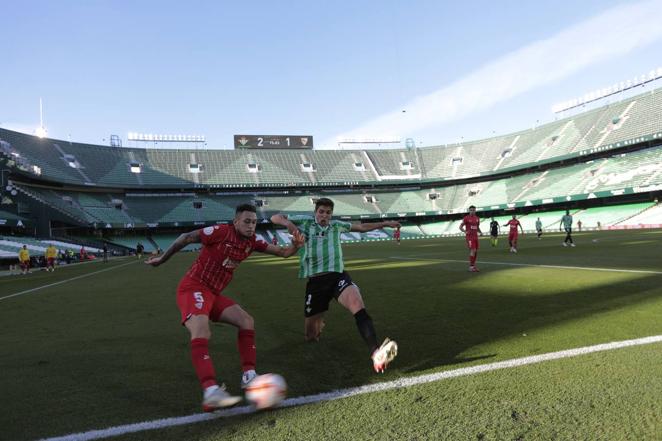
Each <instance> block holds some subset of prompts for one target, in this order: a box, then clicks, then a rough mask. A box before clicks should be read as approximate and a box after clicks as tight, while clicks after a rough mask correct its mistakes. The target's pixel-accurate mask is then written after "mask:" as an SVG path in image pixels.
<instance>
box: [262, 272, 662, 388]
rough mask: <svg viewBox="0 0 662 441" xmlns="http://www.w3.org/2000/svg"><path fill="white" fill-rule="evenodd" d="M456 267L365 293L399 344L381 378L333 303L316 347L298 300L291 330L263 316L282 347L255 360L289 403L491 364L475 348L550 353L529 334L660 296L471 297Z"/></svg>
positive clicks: (632, 287)
mask: <svg viewBox="0 0 662 441" xmlns="http://www.w3.org/2000/svg"><path fill="white" fill-rule="evenodd" d="M455 267H458V266H457V265H455V266H454V269H453V268H451V269H447V271H448V273H447V274H437V275H438V276H439V280H440V281H443V282H440V283H439V284H438V285H436V286H433V287H430V286H423V285H419V282H418V281H420V283H424V281H423V280H421V277H420V271H421V268H420V267H418V268H401V269H398V270H397V271H394V272H385V273H382V274H380V276H379V280H374V279H373V280H371V281H370V283H369V285H370V289H371V290H372V293H368V292H366V293H364V298H365V300H366V305H367V309H368V311H369V313H370V314H371V315H372V317H373V319H374V322H375V326H376V329H377V331H378V334H379V335H380V336H381V337H385V336H389V337H391V338H393V339H396V340H397V341H398V343H399V346H400V350H399V354H398V357H397V359H396V361H395V362H394V363H393V365H392V369H389V371H388V372H387V374H386V375H385V376H377V375H375V374H374V372H372V370H371V366H370V360H369V357H368V353H367V351H366V347H365V344H364V343H363V342H362V340H361V339H360V337H359V335H358V332H357V330H356V326H355V323H354V320H353V318H352V317H351V315H350V314H349V313H348V312H347V311H345V310H344V309H343V308H342V307H340V306H339V305H337V304H332V305H331V309H330V311H329V312H327V319H326V321H327V327H326V328H325V330H324V333H323V335H322V339H321V341H320V342H318V343H304V342H303V335H302V328H303V323H302V322H303V319H302V318H301V316H300V315H299V314H297V313H298V312H299V309H300V305H299V304H298V303H296V302H294V303H293V304H292V307H293V308H294V309H293V313H292V315H293V317H294V318H293V320H294V323H280V324H272V325H267V324H266V323H265V322H266V320H267V319H266V318H265V319H264V320H262V321H260V323H261V324H262V326H270V328H271V332H277V333H280V334H281V335H282V336H283V339H282V340H281V341H283V344H282V345H277V346H275V347H273V348H262V349H261V351H260V358H261V360H265V361H266V362H268V363H269V364H268V365H267V369H274V370H277V369H281V371H282V370H284V371H285V373H286V377H287V378H288V381H289V382H290V385H291V393H292V394H293V395H304V394H310V393H317V392H322V391H329V390H335V389H341V388H345V387H352V386H358V385H363V384H366V383H370V382H376V381H383V380H385V379H393V378H397V377H399V376H400V375H402V373H408V374H412V373H416V372H422V371H427V370H430V369H438V368H446V367H451V366H457V365H462V364H467V363H471V362H475V361H477V360H488V359H493V358H495V357H497V355H498V354H495V353H493V350H491V351H490V350H489V349H488V352H486V353H480V350H476V349H475V348H476V347H479V346H480V345H481V344H485V343H488V342H491V341H497V340H500V339H506V338H512V337H513V336H518V338H522V339H523V340H522V343H523V344H527V345H529V346H530V349H529V350H528V351H527V352H526V353H524V354H521V352H520V354H521V356H525V355H532V354H536V353H541V352H548V351H549V350H548V349H545V348H538V347H537V346H536V345H535V344H533V345H532V346H531V343H529V341H535V337H526V335H535V334H536V333H537V332H539V331H540V330H542V329H545V328H547V327H550V326H553V325H558V324H559V323H562V322H567V321H572V320H577V319H582V318H587V317H590V316H591V315H594V314H597V313H605V312H608V311H611V310H614V309H618V308H621V307H625V306H631V305H633V304H636V303H643V302H645V301H647V300H649V299H651V298H654V297H657V296H659V282H660V276H658V275H637V277H635V278H627V279H620V281H616V282H614V281H613V280H611V281H609V283H608V286H607V285H606V284H605V283H600V282H598V284H597V285H594V286H592V287H584V288H581V289H575V290H572V289H569V286H570V285H571V283H572V281H571V280H568V281H567V283H565V284H563V283H558V282H557V281H555V283H554V285H555V286H556V291H555V290H554V288H545V287H544V286H542V284H541V286H539V287H537V288H538V289H539V292H535V291H533V292H530V293H528V292H527V293H523V292H522V291H521V289H519V288H518V289H517V290H512V292H513V293H512V294H509V293H508V291H507V289H504V287H503V286H495V287H492V288H486V289H484V290H480V289H476V288H475V286H474V285H473V284H471V283H467V278H466V277H467V276H466V273H465V272H464V271H462V272H461V273H460V270H459V268H455ZM463 269H464V268H463ZM507 270H510V271H512V268H499V267H496V268H495V267H491V268H490V269H488V270H484V272H483V273H481V274H480V275H472V277H485V276H489V275H490V274H491V275H495V273H499V272H502V271H507ZM367 274H368V273H367V272H362V271H357V272H355V273H353V276H354V278H355V280H356V281H357V282H358V283H359V284H361V280H362V279H369V278H371V277H369V276H368V277H367V276H366V275H367ZM504 277H509V276H507V275H505V274H502V275H500V276H499V278H498V280H502V279H503V278H504ZM598 277H600V276H599V275H598ZM403 280H406V281H409V283H408V285H409V286H410V288H409V289H407V290H406V291H403V290H399V289H396V288H397V287H398V286H401V285H402V281H403ZM495 280H497V279H495ZM597 280H600V279H599V278H598V279H597ZM367 284H368V282H366V285H367ZM544 289H548V291H547V292H545V291H544ZM294 311H296V313H295V312H294ZM299 320H300V321H299ZM297 321H299V322H298V323H297ZM523 334H525V335H523ZM293 338H294V343H292V341H293V340H292V339H293ZM527 338H528V339H529V341H527V340H526V339H527ZM531 338H533V340H531ZM285 341H287V343H285ZM507 344H508V345H512V344H518V343H517V342H516V341H515V343H510V342H509V343H507ZM558 349H559V350H560V349H567V348H566V347H559V348H558ZM470 350H471V351H472V352H471V353H470V354H469V355H467V352H468V351H470ZM476 352H478V353H476ZM514 352H517V351H514ZM262 366H263V367H264V365H262Z"/></svg>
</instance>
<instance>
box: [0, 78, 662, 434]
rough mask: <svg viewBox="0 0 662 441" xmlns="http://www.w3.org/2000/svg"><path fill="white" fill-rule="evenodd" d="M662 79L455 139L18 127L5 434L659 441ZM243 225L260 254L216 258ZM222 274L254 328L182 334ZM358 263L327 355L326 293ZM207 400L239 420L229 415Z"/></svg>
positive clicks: (0, 142)
mask: <svg viewBox="0 0 662 441" xmlns="http://www.w3.org/2000/svg"><path fill="white" fill-rule="evenodd" d="M659 80H662V68H656V69H653V70H651V71H650V72H649V73H647V74H646V75H644V76H641V77H636V78H635V80H634V81H630V80H628V81H627V83H625V84H624V83H621V84H620V85H618V84H616V85H615V86H614V87H613V88H611V87H610V88H609V89H603V90H602V91H600V93H596V94H594V95H592V96H591V97H590V98H589V99H587V100H585V101H586V102H580V103H566V106H565V108H564V109H563V110H562V111H558V112H557V113H556V117H555V118H553V120H551V121H549V122H544V123H538V121H535V120H529V121H528V122H526V124H525V125H523V126H521V127H520V128H519V129H517V130H514V131H509V132H508V133H501V134H497V133H494V134H492V136H488V137H484V136H482V135H479V136H473V137H472V136H470V135H471V134H469V135H467V136H466V139H464V138H462V140H461V141H457V142H451V143H425V144H423V143H421V142H417V141H416V140H414V139H412V138H407V137H401V138H398V139H397V140H395V141H393V140H387V141H384V140H383V139H382V140H380V141H375V140H363V141H360V142H358V141H356V140H353V141H349V142H348V143H347V144H345V145H342V146H341V145H340V144H339V145H337V146H335V148H330V149H327V148H325V149H322V148H316V146H315V142H317V139H318V138H317V137H316V133H315V128H314V127H312V128H311V127H307V126H306V127H303V128H301V129H300V133H304V134H303V135H288V134H287V132H285V131H283V134H281V135H251V134H248V133H241V132H240V130H236V131H235V136H234V139H233V141H234V148H232V149H221V148H211V147H209V148H208V147H207V143H206V142H205V139H204V138H203V137H202V136H198V135H195V136H190V135H156V134H145V133H137V132H131V133H128V135H127V136H126V138H125V139H119V137H117V136H113V137H111V138H110V142H107V143H105V144H101V143H87V142H77V141H76V140H75V139H67V140H63V139H57V138H55V137H50V136H49V135H48V134H45V133H27V132H25V131H19V130H13V129H9V128H4V127H2V126H1V125H0V169H1V171H2V186H1V188H0V191H1V193H0V197H1V199H2V201H1V204H0V273H1V274H2V276H1V277H0V287H1V288H0V321H2V323H3V329H4V330H3V332H2V333H1V334H0V342H1V344H0V347H1V348H2V352H1V353H2V357H0V367H1V369H0V372H1V373H2V375H0V391H1V396H2V403H3V404H2V412H1V413H0V427H2V430H1V431H0V439H6V440H16V441H18V440H35V439H50V440H91V439H106V438H110V439H117V440H127V441H128V440H181V439H191V440H225V439H232V440H271V439H273V440H326V439H329V440H373V439H385V440H518V441H523V440H580V439H581V440H655V439H657V440H659V439H662V399H661V398H660V397H662V319H661V317H662V287H661V286H662V284H661V282H662V258H661V257H660V252H659V247H660V245H662V204H660V201H659V198H660V197H661V196H662V82H661V81H659ZM589 101H590V102H591V105H587V104H588V103H589ZM403 112H404V110H403ZM534 123H535V124H534ZM41 128H43V125H41ZM305 133H307V134H305ZM476 133H480V134H482V133H484V132H482V131H479V130H478V129H477V130H476ZM440 137H441V138H443V136H440ZM375 144H379V145H375ZM389 144H393V145H389ZM216 147H218V146H216ZM328 199H330V200H331V201H333V206H332V207H331V209H332V213H331V215H332V220H328V221H326V220H323V218H322V217H320V215H319V214H318V210H319V209H320V207H322V208H324V207H328V205H324V204H326V202H325V201H326V200H328ZM246 205H248V206H249V207H252V208H250V209H243V208H242V209H238V208H237V207H244V206H246ZM242 210H246V211H242ZM470 212H471V213H475V216H477V217H478V219H479V220H480V227H479V228H480V230H479V232H477V231H470V230H472V228H473V227H471V225H474V224H472V222H473V221H472V220H471V219H472V215H470V214H469V213H470ZM253 213H254V214H253ZM281 215H287V216H288V217H287V218H286V219H285V220H282V221H281V220H280V219H281V217H282V216H281ZM245 216H248V217H247V218H250V219H252V222H253V223H252V224H251V226H250V227H245V226H242V225H240V224H241V222H244V219H245ZM299 219H308V220H303V221H302V220H299ZM247 222H248V221H247ZM300 222H308V223H303V224H301V223H300ZM325 222H326V224H325ZM286 224H289V225H290V226H292V227H290V226H287V225H286ZM491 224H492V225H491ZM246 225H248V224H246ZM302 225H305V227H304V226H302ZM309 225H310V227H309ZM475 225H476V226H478V224H477V223H476V224H475ZM334 226H338V227H337V228H336V227H334ZM509 226H510V232H509V231H508V230H509V228H508V227H509ZM327 227H328V228H329V229H328V230H327V229H326V228H327ZM242 228H250V231H249V234H248V235H247V234H245V233H242V231H244V230H242ZM292 228H294V230H293V229H292ZM297 228H298V230H297ZM308 228H310V230H308ZM334 228H336V229H334ZM315 229H317V230H315ZM318 230H319V231H321V233H312V232H313V231H318ZM227 231H230V232H228V233H227V235H226V236H224V237H225V238H224V239H223V240H224V241H225V242H223V241H221V242H218V243H220V244H223V243H225V245H226V247H230V248H232V247H233V246H234V245H232V243H234V242H228V241H230V239H228V238H229V237H230V235H234V236H233V237H236V240H237V241H238V242H237V244H240V245H241V247H243V246H244V245H245V246H246V247H247V248H246V250H243V249H241V250H239V251H236V253H239V254H232V253H234V252H235V251H223V253H230V254H222V252H221V251H218V254H213V255H212V254H210V253H212V251H210V249H216V248H218V249H219V250H220V249H221V245H218V247H216V245H215V244H216V243H217V242H213V241H212V239H211V238H210V237H211V236H214V235H216V234H220V233H218V232H224V233H223V234H226V233H225V232H227ZM325 231H329V233H328V236H329V237H324V236H325ZM192 232H195V235H193V233H192ZM518 232H519V234H518ZM336 233H337V236H334V234H336ZM472 234H473V235H474V236H472ZM207 236H209V237H207ZM214 237H215V236H214ZM331 237H334V238H335V239H331ZM472 238H475V239H474V240H476V241H477V244H475V245H472ZM327 239H328V244H329V245H328V249H326V248H325V249H324V250H322V245H321V244H325V245H324V247H327V245H326V244H327V242H324V241H323V240H327ZM233 240H235V239H233ZM333 240H336V243H335V245H334V243H333ZM311 244H312V245H311ZM334 246H335V247H336V248H333V247H334ZM267 247H268V248H267ZM315 247H317V248H315ZM340 247H342V252H341V253H340V257H338V254H336V253H339V251H338V250H339V249H341V248H340ZM49 250H51V251H49ZM252 250H255V251H262V252H253V253H252V254H251V251H252ZM265 250H266V251H265ZM288 250H291V253H290V252H289V251H288ZM244 251H245V252H244ZM214 252H215V251H214ZM49 253H50V254H49ZM242 253H243V254H242ZM240 254H241V255H240ZM249 254H250V257H248V255H249ZM290 255H291V257H289V256H290ZM206 256H223V257H224V258H226V260H225V261H223V262H222V264H221V263H220V260H219V264H218V267H213V268H214V270H213V271H211V270H210V272H214V274H212V276H211V277H212V279H210V280H214V281H215V282H214V283H213V284H211V285H205V286H207V288H204V289H208V290H210V292H211V291H213V292H211V294H210V296H211V297H210V298H211V299H213V300H212V301H214V302H216V301H217V300H216V298H217V297H219V294H222V295H223V296H227V297H228V298H230V299H232V300H233V302H236V303H237V304H240V305H241V307H240V308H238V309H237V310H238V312H237V313H238V314H239V315H238V316H237V317H239V318H237V319H235V318H234V316H232V317H233V318H228V316H226V315H225V314H226V312H227V311H230V310H233V309H232V308H236V306H237V305H234V306H227V305H226V306H224V308H226V309H221V311H222V312H218V315H215V314H216V313H215V312H214V311H216V310H215V309H212V310H211V311H210V310H205V311H206V312H205V313H200V315H198V314H196V313H195V310H190V309H189V310H187V309H186V307H182V306H181V305H180V312H181V316H180V313H179V312H178V309H177V305H178V304H179V303H178V302H179V295H180V294H179V293H180V290H181V289H182V288H181V286H180V288H178V284H180V279H182V277H184V276H185V274H187V276H186V277H193V278H194V279H195V277H197V276H196V274H197V273H195V271H194V269H195V268H196V265H202V264H200V262H206V263H205V268H204V269H203V270H202V272H201V273H200V274H203V275H204V274H205V271H207V265H211V264H212V263H210V262H213V259H215V258H216V257H206ZM227 256H229V257H227ZM311 256H312V257H311ZM329 256H331V257H329ZM283 257H286V258H283ZM161 259H163V260H161ZM203 259H208V260H203ZM219 259H220V258H219ZM228 259H229V261H230V264H228V263H227V262H228ZM233 259H234V260H233ZM244 259H245V260H244ZM305 259H313V260H314V259H317V260H315V262H318V261H319V262H322V261H323V260H324V261H325V263H324V265H327V263H328V265H330V266H329V267H327V266H324V267H322V263H320V268H321V269H319V268H318V269H312V266H311V269H307V268H306V267H305V264H304V263H303V262H304V261H305ZM334 259H335V260H336V262H335V263H334V262H330V263H329V262H326V261H327V260H331V261H333V260H334ZM166 260H168V262H167V263H165V261H166ZM242 260H243V262H242ZM300 260H301V262H302V263H301V266H300ZM154 262H156V263H157V264H154ZM194 262H195V263H194ZM240 262H241V266H240V268H238V269H237V270H236V271H235V272H233V271H234V269H235V267H236V266H237V265H239V263H240ZM161 263H163V266H161ZM343 263H344V269H345V270H346V271H347V272H348V273H349V274H351V279H345V278H342V277H341V276H339V277H341V278H340V279H333V280H334V281H338V280H340V282H339V284H340V286H341V287H340V288H335V289H336V291H333V290H334V288H333V287H331V288H330V291H329V290H327V291H328V292H330V293H331V294H329V297H328V298H327V303H329V302H330V306H329V307H328V311H326V310H325V308H324V305H322V309H319V310H317V311H318V312H319V311H321V312H319V313H320V314H324V316H323V317H324V319H323V320H322V319H321V317H322V316H321V315H320V316H319V317H320V320H321V324H320V325H319V326H318V328H317V330H316V332H317V333H316V334H314V335H312V338H309V334H308V332H309V328H308V320H309V319H311V320H313V319H315V317H316V316H315V315H313V314H309V313H310V311H309V310H307V311H306V321H305V323H306V325H305V326H306V327H305V329H304V326H302V325H303V324H304V321H303V320H302V318H303V317H302V309H303V307H304V303H303V302H304V301H305V302H306V303H305V306H306V309H308V307H309V306H310V305H311V297H310V295H311V294H309V293H310V292H312V291H311V289H312V288H311V286H312V285H311V283H313V282H311V281H312V280H313V279H317V277H327V276H328V275H329V274H339V273H342V274H345V273H343V269H342V268H343ZM192 265H193V267H192ZM227 265H231V266H230V267H229V268H230V269H228V266H227ZM334 265H335V266H334ZM189 268H191V270H189ZM338 268H340V269H338ZM187 271H189V272H188V273H187ZM300 271H301V272H303V273H304V274H306V278H308V281H307V280H306V278H298V274H299V273H300ZM225 272H227V273H228V274H229V276H227V277H228V278H227V281H224V282H223V284H216V283H217V279H214V277H217V274H216V273H223V274H225ZM201 277H202V278H203V279H204V277H208V276H201ZM218 277H221V276H220V275H219V276H218ZM223 277H225V276H223ZM230 278H231V279H232V281H231V283H229V280H230ZM195 280H198V279H195ZM201 280H202V279H201ZM205 280H206V279H205ZM223 280H225V279H223ZM318 280H319V279H318ZM198 283H201V284H204V283H206V282H202V281H199V280H198ZM218 283H220V282H218ZM334 283H335V282H334ZM344 285H348V287H349V288H350V290H349V291H348V290H346V287H345V286H344ZM215 287H216V288H218V287H221V288H222V289H221V288H219V290H220V291H222V292H219V290H215ZM354 288H355V292H356V293H357V295H356V297H357V298H358V301H360V302H365V304H363V303H360V305H359V306H358V307H355V306H353V304H352V302H351V301H349V300H348V298H349V296H345V295H344V294H343V293H350V292H351V293H353V292H354V291H352V289H354ZM359 288H360V294H358V293H359ZM343 290H344V291H343ZM333 292H335V294H333ZM195 295H196V297H195V299H196V300H195V301H196V302H198V303H196V304H195V305H197V306H196V307H197V308H198V310H200V309H201V306H200V305H202V303H203V301H202V296H201V293H200V292H196V293H195ZM325 295H326V294H325ZM176 296H177V297H178V300H177V304H176V302H175V298H176ZM198 296H200V297H198ZM332 297H333V298H332ZM353 298H354V297H353ZM205 299H207V297H205ZM306 299H307V300H306ZM214 304H216V303H214ZM205 307H206V306H205ZM190 308H193V306H190ZM242 308H243V309H242ZM345 309H348V310H349V311H350V312H351V314H350V313H348V312H347V311H345ZM187 311H193V313H191V312H189V313H188V315H186V312H187ZM244 311H245V312H244ZM357 311H358V312H357ZM366 311H368V312H369V314H370V315H369V316H368V315H367V313H366ZM234 312H236V311H235V310H233V313H234ZM246 313H248V314H250V315H249V316H247V315H246ZM242 314H243V315H242ZM352 315H354V317H352ZM199 317H204V319H205V326H207V328H208V329H209V330H210V332H211V333H213V337H210V335H211V334H205V333H204V332H203V333H202V334H199V333H198V331H197V329H198V328H195V325H192V324H191V323H193V320H191V319H192V318H199ZM180 319H181V320H180ZM208 319H209V324H207V320H208ZM178 320H179V321H180V323H181V324H184V326H185V327H186V328H184V327H182V326H179V324H178V323H177V322H178ZM196 323H197V322H196ZM233 327H236V328H238V329H239V331H238V332H239V333H238V334H237V331H236V330H235V329H233ZM357 327H358V333H357ZM207 328H204V329H207ZM322 328H323V331H322ZM186 329H188V331H190V335H189V334H188V332H187V331H186ZM247 329H248V330H250V332H251V333H250V335H251V337H250V340H249V341H250V343H249V344H248V346H251V345H252V351H253V352H252V355H250V350H248V349H246V347H245V346H246V343H245V341H244V343H242V338H244V337H242V335H244V336H246V335H247V334H246V333H245V332H246V330H247ZM253 329H254V331H253ZM242 333H244V334H242ZM375 333H376V335H375ZM304 337H305V338H304ZM387 337H388V338H389V339H391V340H392V342H391V343H388V342H387V343H385V344H386V345H389V344H390V345H391V346H388V348H389V350H388V351H387V352H388V354H387V359H386V361H385V362H383V363H382V362H378V361H377V358H376V355H375V354H377V353H378V352H379V351H380V350H381V349H382V348H383V347H384V345H382V346H379V345H380V344H381V343H382V341H383V340H384V339H385V338H387ZM253 338H254V340H253ZM203 339H204V340H205V343H204V345H205V346H204V348H205V349H204V351H208V352H203V354H204V357H205V359H206V360H209V359H210V357H211V359H213V366H214V369H215V371H214V369H212V373H213V374H214V376H215V378H214V379H212V380H209V378H206V380H205V379H204V378H203V377H204V375H207V374H204V375H203V373H204V369H208V368H205V367H201V366H203V365H202V364H201V363H200V362H196V361H195V357H196V355H195V354H196V352H195V351H196V349H195V347H194V346H195V344H194V343H193V342H195V341H198V343H200V341H202V340H203ZM207 340H208V343H207ZM363 340H365V342H366V343H368V347H369V348H370V351H368V350H367V349H366V346H365V344H364V341H363ZM374 341H377V346H379V347H378V348H377V349H375V346H374ZM371 342H373V343H371ZM393 342H397V345H395V344H394V343H393ZM207 344H208V346H207ZM192 345H193V346H192ZM192 347H193V349H191V348H192ZM207 348H208V349H207ZM256 351H257V352H256ZM191 354H193V355H192V356H193V359H194V361H193V367H192V365H191ZM247 354H248V355H247ZM396 355H397V356H396ZM251 357H252V364H251V362H247V361H246V360H247V359H249V361H250V359H251ZM371 358H372V359H371ZM255 360H257V363H255ZM246 363H248V364H249V365H251V368H250V369H252V372H253V374H254V375H255V373H256V371H257V374H258V376H257V377H255V378H256V379H252V377H250V378H249V379H248V381H245V378H244V377H242V371H243V374H244V376H245V374H246V372H247V368H246V366H247V364H246ZM380 363H381V364H380ZM204 366H207V365H204ZM375 371H379V372H381V373H376V372H375ZM201 372H203V373H201ZM214 372H215V373H214ZM267 373H274V374H278V375H280V376H282V378H284V380H285V381H286V383H287V386H286V396H285V395H282V396H281V395H278V397H276V398H274V400H275V401H274V404H268V405H265V406H262V407H265V408H264V409H262V408H260V407H261V406H260V403H259V400H258V398H250V397H249V396H248V393H249V392H248V391H250V390H251V389H250V388H251V384H257V379H260V378H262V377H264V378H262V380H265V381H266V377H267V376H266V375H261V374H267ZM196 374H197V376H196ZM240 379H242V381H241V382H240V381H239V380H240ZM203 380H204V381H203ZM205 381H206V382H207V383H205ZM209 381H211V383H209ZM252 382H256V383H252ZM212 383H213V386H212V389H213V390H210V392H216V393H220V392H218V391H222V393H223V396H222V397H223V399H227V401H219V402H218V403H221V404H218V403H215V404H214V405H213V406H211V407H209V405H210V403H211V401H207V396H208V395H209V394H208V393H207V392H206V390H207V389H205V388H208V387H209V384H212ZM216 383H218V384H216ZM223 384H224V386H225V389H223V387H221V388H220V389H219V388H218V386H222V385H223ZM201 385H202V386H203V390H204V391H205V394H204V395H202V396H203V408H204V410H205V412H203V411H202V410H203V409H201V407H200V398H201V389H200V386H201ZM244 387H247V389H244ZM261 387H264V388H266V387H267V386H261ZM279 387H284V386H279ZM254 389H255V388H254ZM255 390H257V392H255V393H256V394H262V393H263V392H262V391H261V389H255ZM266 393H267V392H265V394H266ZM268 393H271V392H268ZM279 393H280V392H279ZM283 394H285V391H283ZM235 397H236V400H233V399H234V398H235ZM231 399H232V400H231Z"/></svg>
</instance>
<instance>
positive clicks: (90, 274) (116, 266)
mask: <svg viewBox="0 0 662 441" xmlns="http://www.w3.org/2000/svg"><path fill="white" fill-rule="evenodd" d="M136 262H138V261H137V260H132V261H131V262H127V263H123V264H121V265H114V266H111V267H110V268H104V269H102V270H99V271H93V272H91V273H86V274H82V275H80V276H76V277H72V278H70V279H64V280H60V281H59V282H54V283H49V284H48V285H42V286H38V287H36V288H31V289H26V290H25V291H19V292H15V293H14V294H9V295H8V296H4V297H0V300H5V299H9V298H11V297H16V296H22V295H23V294H29V293H31V292H35V291H39V290H40V289H45V288H50V287H51V286H56V285H61V284H63V283H67V282H72V281H74V280H78V279H82V278H84V277H89V276H93V275H95V274H99V273H103V272H106V271H110V270H114V269H115V268H120V267H123V266H127V265H131V264H132V263H136Z"/></svg>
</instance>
